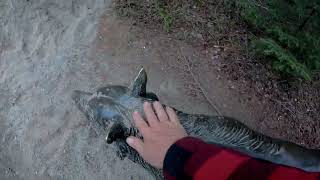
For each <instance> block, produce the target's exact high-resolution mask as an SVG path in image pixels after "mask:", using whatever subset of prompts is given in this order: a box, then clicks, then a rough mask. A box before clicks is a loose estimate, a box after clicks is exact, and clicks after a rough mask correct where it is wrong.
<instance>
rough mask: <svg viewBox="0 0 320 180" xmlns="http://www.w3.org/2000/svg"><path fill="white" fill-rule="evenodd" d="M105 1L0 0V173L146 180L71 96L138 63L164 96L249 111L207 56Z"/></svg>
mask: <svg viewBox="0 0 320 180" xmlns="http://www.w3.org/2000/svg"><path fill="white" fill-rule="evenodd" d="M110 3H111V2H110V1H109V0H92V1H88V0H50V1H49V0H47V1H44V0H26V1H18V0H2V1H0V141H1V143H0V179H90V180H91V179H92V180H95V179H152V176H151V175H150V174H148V172H146V171H145V170H144V169H142V168H141V167H139V166H138V165H136V164H134V163H132V162H130V161H128V160H126V159H125V160H123V161H121V160H120V159H119V158H117V157H116V153H115V151H114V148H113V146H112V145H111V146H110V145H107V144H106V142H105V140H104V135H105V133H106V132H100V131H99V130H97V129H96V128H95V127H94V125H93V124H92V123H90V122H88V121H87V119H86V118H85V117H84V115H83V114H81V113H80V111H79V110H78V109H77V108H76V106H75V105H74V104H73V102H72V101H71V92H72V91H73V90H85V91H94V90H95V89H97V88H98V87H101V86H104V85H106V84H120V85H129V84H130V81H131V80H132V79H133V77H134V75H135V74H136V73H137V71H138V70H139V68H140V67H141V66H144V67H145V68H146V70H147V72H148V75H149V84H148V90H150V91H153V92H155V93H157V94H158V95H159V97H160V100H161V101H162V102H163V103H166V104H168V105H171V106H174V107H176V108H178V109H181V110H184V111H186V112H189V113H205V114H219V113H220V114H224V115H228V116H234V117H237V118H238V119H240V120H250V119H251V120H252V119H253V118H250V114H249V113H247V112H246V108H245V107H244V106H243V105H242V104H241V103H239V102H238V101H239V99H238V97H237V98H234V97H236V96H237V95H236V94H234V93H233V91H230V90H229V89H228V88H227V87H226V86H227V85H226V84H227V83H225V82H224V80H223V79H219V75H218V74H215V73H214V72H212V71H210V69H206V68H204V67H208V68H209V66H214V64H210V62H214V61H210V62H208V61H207V60H208V59H209V60H210V57H209V58H208V57H207V56H206V55H203V54H201V52H199V51H198V50H196V49H194V48H192V47H190V46H188V45H187V44H184V43H183V42H179V41H173V40H172V39H170V37H167V36H165V35H161V34H155V33H153V32H149V33H146V32H144V31H142V30H141V29H139V28H137V27H135V26H134V25H133V24H132V22H128V21H123V20H119V19H118V18H116V17H115V16H114V14H113V12H112V11H111V10H110V7H109V6H110ZM187 62H188V63H187ZM190 65H191V66H192V67H191V69H192V71H190V69H189V70H188V68H190ZM200 67H202V68H200ZM199 85H201V88H199ZM247 123H249V124H250V122H249V121H247ZM255 124H257V123H255Z"/></svg>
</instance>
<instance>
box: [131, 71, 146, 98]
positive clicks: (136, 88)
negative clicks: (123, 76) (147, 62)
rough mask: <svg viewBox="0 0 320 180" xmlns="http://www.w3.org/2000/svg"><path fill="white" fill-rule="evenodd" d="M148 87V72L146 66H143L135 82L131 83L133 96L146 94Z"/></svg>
mask: <svg viewBox="0 0 320 180" xmlns="http://www.w3.org/2000/svg"><path fill="white" fill-rule="evenodd" d="M146 87H147V73H146V71H145V69H144V68H141V69H140V71H139V74H138V75H137V76H136V78H135V79H134V81H133V83H132V84H131V85H130V87H129V88H130V90H131V91H130V94H131V96H134V97H138V96H145V95H146Z"/></svg>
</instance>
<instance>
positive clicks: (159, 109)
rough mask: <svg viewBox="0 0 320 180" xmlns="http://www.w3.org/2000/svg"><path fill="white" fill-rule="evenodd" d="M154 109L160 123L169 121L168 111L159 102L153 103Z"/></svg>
mask: <svg viewBox="0 0 320 180" xmlns="http://www.w3.org/2000/svg"><path fill="white" fill-rule="evenodd" d="M153 107H154V110H155V111H156V113H157V116H158V119H159V121H169V119H168V115H167V113H166V111H165V110H164V108H163V106H162V104H160V103H159V102H158V101H155V102H154V103H153Z"/></svg>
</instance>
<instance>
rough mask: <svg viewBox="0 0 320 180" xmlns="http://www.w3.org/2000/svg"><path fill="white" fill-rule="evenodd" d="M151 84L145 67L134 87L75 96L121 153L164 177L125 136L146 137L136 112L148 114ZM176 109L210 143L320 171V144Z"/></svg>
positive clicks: (152, 98) (113, 87)
mask: <svg viewBox="0 0 320 180" xmlns="http://www.w3.org/2000/svg"><path fill="white" fill-rule="evenodd" d="M146 85H147V74H146V71H145V70H144V69H143V68H142V69H141V70H140V72H139V73H138V75H137V77H136V78H135V79H134V81H133V83H132V84H131V86H130V87H125V86H116V85H110V86H105V87H102V88H100V89H98V90H97V92H95V93H89V92H83V91H78V90H76V91H74V92H73V94H72V99H73V100H74V102H75V103H76V105H77V106H78V108H79V109H80V110H81V111H82V112H83V113H84V114H85V115H86V117H87V119H88V120H89V121H92V122H94V123H98V125H99V126H100V127H102V128H103V129H104V130H105V131H106V133H107V134H108V136H107V138H106V140H107V143H108V144H113V145H115V147H116V149H117V154H118V156H119V157H120V158H121V159H123V158H125V157H127V158H129V159H130V160H132V161H133V162H135V163H139V164H140V165H141V166H143V167H144V168H146V169H147V170H148V171H149V172H151V173H152V174H154V176H155V178H156V179H162V173H161V170H158V169H155V168H153V167H152V166H150V165H149V164H148V163H146V162H145V161H144V160H143V159H142V158H141V157H140V156H139V155H138V153H137V152H136V151H135V150H134V149H132V148H131V147H130V146H128V145H127V144H126V142H125V139H126V137H128V136H131V135H133V136H138V137H141V135H140V134H139V132H138V130H137V129H136V128H135V127H134V123H133V119H132V116H131V114H132V112H133V111H138V112H140V113H141V114H142V115H143V114H144V112H143V103H144V102H145V101H148V102H153V101H157V100H158V98H157V96H156V95H155V94H154V93H151V92H147V91H146ZM176 113H177V115H178V117H179V119H180V122H181V123H182V125H183V126H184V128H185V129H186V131H187V133H188V134H189V135H190V136H193V137H197V138H200V139H202V140H204V141H205V142H207V143H210V144H214V145H217V146H222V147H225V148H230V149H233V150H235V151H238V152H241V153H244V154H246V155H248V156H251V157H255V158H258V159H262V160H266V161H269V162H272V163H276V164H282V165H285V166H290V167H295V168H298V169H301V170H304V171H308V172H320V151H318V150H313V149H307V148H304V147H302V146H299V145H297V144H294V143H290V142H286V141H283V140H279V139H274V138H271V137H268V136H265V135H263V134H260V133H258V132H255V131H253V130H251V129H249V128H248V127H247V126H246V125H244V124H243V123H241V122H239V121H237V120H235V119H233V118H229V117H221V116H208V115H202V114H188V113H184V112H181V111H179V110H176Z"/></svg>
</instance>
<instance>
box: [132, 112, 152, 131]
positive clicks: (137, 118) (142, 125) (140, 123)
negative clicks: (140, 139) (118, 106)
mask: <svg viewBox="0 0 320 180" xmlns="http://www.w3.org/2000/svg"><path fill="white" fill-rule="evenodd" d="M132 117H133V121H134V124H135V126H136V127H137V128H138V130H139V131H140V133H141V134H142V136H144V135H145V130H146V129H147V128H148V124H147V123H146V122H145V121H144V120H143V118H142V117H141V115H140V114H139V113H138V112H137V111H135V112H133V114H132Z"/></svg>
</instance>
